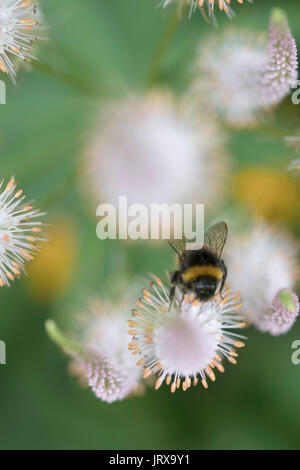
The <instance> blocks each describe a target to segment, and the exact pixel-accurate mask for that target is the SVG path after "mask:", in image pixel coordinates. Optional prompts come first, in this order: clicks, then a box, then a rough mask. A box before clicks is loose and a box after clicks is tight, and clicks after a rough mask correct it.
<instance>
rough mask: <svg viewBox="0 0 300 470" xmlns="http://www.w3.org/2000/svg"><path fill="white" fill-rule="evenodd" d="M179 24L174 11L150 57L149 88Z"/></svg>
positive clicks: (158, 72)
mask: <svg viewBox="0 0 300 470" xmlns="http://www.w3.org/2000/svg"><path fill="white" fill-rule="evenodd" d="M185 10H186V5H185V6H184V7H183V10H182V14H184V13H185ZM179 23H180V17H179V15H178V12H177V11H176V12H175V13H174V14H173V15H172V16H171V17H170V20H169V21H168V23H167V25H166V29H165V30H164V32H163V34H162V36H161V38H160V40H159V42H158V44H157V46H156V48H155V51H154V54H153V57H152V61H151V64H150V70H149V74H148V78H147V85H148V86H149V87H151V86H152V85H154V84H155V83H156V82H157V81H158V80H159V76H160V70H161V66H162V63H163V59H164V55H165V53H166V51H167V50H168V47H169V45H170V43H171V40H172V38H173V36H174V34H175V32H176V30H177V28H178V25H179Z"/></svg>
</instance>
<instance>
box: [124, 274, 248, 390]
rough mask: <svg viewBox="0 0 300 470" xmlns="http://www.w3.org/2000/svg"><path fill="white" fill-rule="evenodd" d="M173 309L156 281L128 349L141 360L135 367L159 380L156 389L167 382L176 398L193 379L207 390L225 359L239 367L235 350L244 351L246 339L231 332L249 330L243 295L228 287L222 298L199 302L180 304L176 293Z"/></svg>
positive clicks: (132, 323)
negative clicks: (243, 314) (243, 306)
mask: <svg viewBox="0 0 300 470" xmlns="http://www.w3.org/2000/svg"><path fill="white" fill-rule="evenodd" d="M169 305H170V298H169V293H168V290H167V288H166V286H165V285H164V283H163V282H162V281H161V279H159V278H158V277H154V281H153V282H152V283H151V287H150V290H146V289H144V290H143V297H141V298H140V300H139V301H138V302H137V309H135V310H133V312H132V315H133V319H131V320H129V321H128V323H129V328H130V329H129V335H130V336H131V337H132V338H131V341H130V343H129V349H130V350H131V351H132V352H133V354H134V355H135V357H137V358H138V357H140V358H139V359H138V362H137V364H138V365H143V366H144V372H143V377H144V378H147V377H149V376H152V375H157V380H156V384H155V388H156V389H158V388H159V387H160V386H161V385H162V383H163V382H164V381H166V384H167V385H170V384H171V392H173V393H174V392H175V391H176V389H178V388H179V387H180V385H181V383H182V388H183V390H186V389H187V388H189V387H190V386H191V384H192V380H193V383H194V385H197V383H198V380H199V377H200V380H201V382H202V385H203V386H204V388H207V387H208V384H207V377H209V378H210V379H211V380H212V381H214V380H215V373H214V369H215V370H219V371H220V372H224V366H223V364H222V360H223V359H227V360H228V361H229V362H231V363H232V364H236V357H237V356H238V354H237V353H236V351H235V348H240V347H243V346H244V343H243V342H242V341H241V339H243V338H244V337H243V336H241V335H239V334H237V333H235V332H233V331H231V330H237V329H241V328H243V327H244V326H245V323H244V322H243V320H242V316H241V314H240V313H239V310H240V308H241V307H242V304H241V302H240V297H239V293H238V292H234V293H231V292H230V288H229V286H226V288H225V290H224V292H223V298H222V297H221V296H220V294H217V295H216V296H215V297H214V298H213V300H210V301H208V302H199V301H198V300H195V298H194V296H193V295H192V296H189V297H188V296H185V297H184V300H183V302H181V293H180V292H179V290H177V291H176V296H175V301H174V303H173V305H172V307H171V309H170V310H169Z"/></svg>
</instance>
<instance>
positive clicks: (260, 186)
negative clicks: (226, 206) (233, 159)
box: [232, 167, 300, 222]
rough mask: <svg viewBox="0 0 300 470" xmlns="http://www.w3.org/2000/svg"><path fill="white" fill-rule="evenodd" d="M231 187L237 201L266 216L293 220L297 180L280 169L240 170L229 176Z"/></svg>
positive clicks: (298, 191) (296, 208) (296, 210)
mask: <svg viewBox="0 0 300 470" xmlns="http://www.w3.org/2000/svg"><path fill="white" fill-rule="evenodd" d="M232 187H233V194H234V196H235V198H236V199H237V200H238V202H241V203H244V204H245V205H247V206H248V208H249V209H250V210H251V211H253V212H254V213H255V214H258V215H260V216H263V217H264V218H266V219H268V220H274V221H280V220H281V221H287V222H294V221H295V220H297V219H298V217H299V208H300V203H299V201H300V198H299V196H300V185H299V181H297V179H295V178H293V177H292V176H291V175H290V174H288V173H285V172H284V171H281V170H277V169H269V168H260V167H253V168H250V169H246V170H242V171H240V172H237V173H236V174H235V175H234V176H233V185H232Z"/></svg>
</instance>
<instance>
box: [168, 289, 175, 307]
mask: <svg viewBox="0 0 300 470" xmlns="http://www.w3.org/2000/svg"><path fill="white" fill-rule="evenodd" d="M175 290H176V286H172V287H171V290H170V303H169V311H170V310H171V307H172V305H173V302H174V297H175Z"/></svg>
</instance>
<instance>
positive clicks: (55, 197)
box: [41, 168, 78, 211]
mask: <svg viewBox="0 0 300 470" xmlns="http://www.w3.org/2000/svg"><path fill="white" fill-rule="evenodd" d="M77 178H78V170H77V168H76V169H75V170H74V171H73V172H72V173H71V174H70V175H69V176H68V177H67V178H66V180H65V181H64V182H63V184H62V185H61V187H59V188H58V189H57V190H56V191H55V192H53V193H52V194H50V196H48V197H47V198H46V200H45V201H44V202H43V203H42V204H41V210H43V211H45V210H48V208H49V207H51V206H52V205H54V204H55V203H56V202H57V201H60V200H61V199H62V198H63V197H64V196H65V195H66V194H68V193H69V192H70V190H71V189H72V188H73V185H74V183H75V182H76V180H77Z"/></svg>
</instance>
